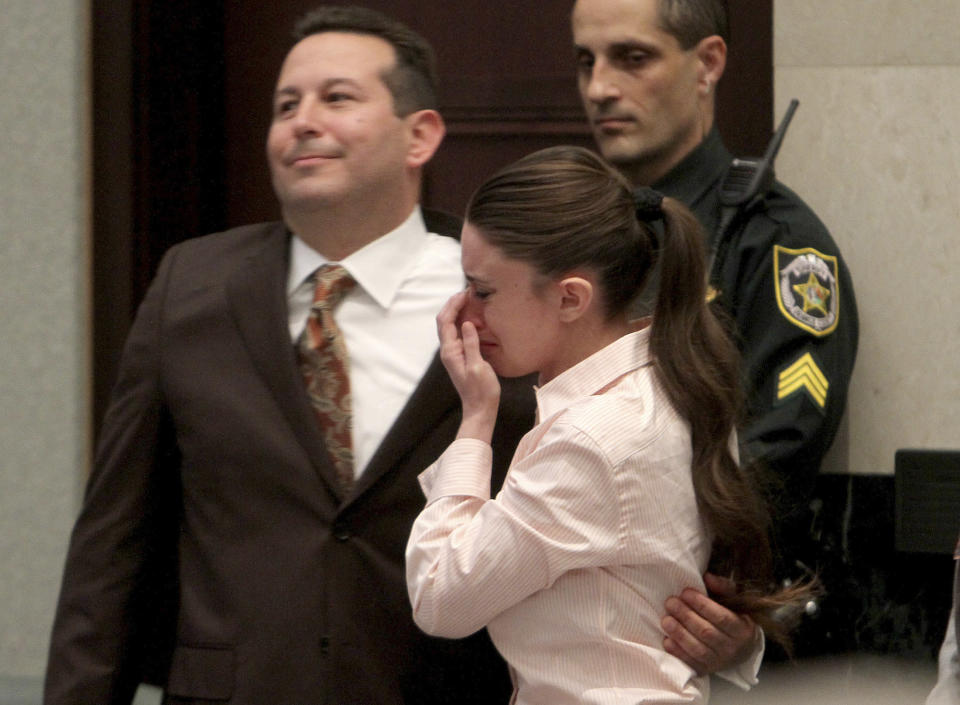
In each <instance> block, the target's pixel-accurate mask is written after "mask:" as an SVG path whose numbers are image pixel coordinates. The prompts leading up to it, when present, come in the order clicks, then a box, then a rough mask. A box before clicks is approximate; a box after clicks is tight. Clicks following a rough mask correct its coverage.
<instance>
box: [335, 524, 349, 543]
mask: <svg viewBox="0 0 960 705" xmlns="http://www.w3.org/2000/svg"><path fill="white" fill-rule="evenodd" d="M333 537H334V538H335V539H336V540H337V541H340V542H341V543H342V542H344V541H348V540H349V539H350V529H349V528H347V527H346V526H344V525H343V524H335V525H334V527H333Z"/></svg>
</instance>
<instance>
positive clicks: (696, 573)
mask: <svg viewBox="0 0 960 705" xmlns="http://www.w3.org/2000/svg"><path fill="white" fill-rule="evenodd" d="M648 340H649V328H648V329H645V330H642V331H639V332H635V333H631V334H629V335H626V336H624V337H622V338H620V339H619V340H617V341H615V342H614V343H612V344H611V345H609V346H607V347H606V348H604V349H603V350H601V351H599V352H597V353H595V354H594V355H592V356H591V357H589V358H588V359H586V360H584V361H582V362H580V363H579V364H577V365H576V366H574V367H572V368H571V369H569V370H567V371H565V372H563V373H562V374H560V375H559V376H557V377H556V378H555V379H553V380H551V381H550V382H549V383H548V384H546V385H544V386H543V387H542V388H541V389H538V390H537V407H538V417H537V418H538V419H540V422H539V424H538V425H537V426H536V427H535V428H534V429H533V430H532V431H531V432H530V433H528V434H527V435H526V436H525V437H524V438H523V440H522V441H521V442H520V446H519V447H518V449H517V452H516V455H515V456H514V458H513V461H512V463H511V466H510V470H509V472H508V474H507V478H506V481H505V482H504V486H503V489H502V490H501V492H500V493H499V494H498V495H497V497H496V499H491V498H490V465H491V450H490V446H489V445H487V444H486V443H483V442H480V441H476V440H472V439H462V440H458V441H455V442H454V443H453V444H452V445H451V446H450V447H449V448H448V449H447V451H446V452H445V453H444V454H443V455H442V456H441V457H440V459H439V460H438V461H437V462H436V463H435V464H434V465H432V466H431V467H430V468H428V469H427V470H426V471H425V472H424V473H423V474H422V475H421V485H422V487H423V489H424V493H425V494H426V496H427V506H426V508H425V509H424V511H423V512H422V513H421V514H420V516H419V517H418V518H417V520H416V522H415V523H414V527H413V532H412V534H411V537H410V540H409V543H408V545H407V586H408V591H409V595H410V600H411V604H412V605H413V610H414V619H415V620H416V622H417V624H419V625H420V626H421V628H422V629H424V630H425V631H426V632H428V633H430V634H435V635H440V636H446V637H463V636H467V635H468V634H471V633H473V632H475V631H476V630H478V629H480V628H482V627H484V626H487V628H488V631H489V633H490V636H491V638H492V639H493V642H494V644H495V645H496V647H497V649H498V650H499V651H500V653H501V654H502V655H503V657H504V658H505V659H506V661H507V663H508V664H509V666H510V669H511V674H512V676H513V679H514V684H515V688H516V691H515V696H514V700H513V702H515V703H519V704H523V705H527V704H530V705H532V704H533V703H537V704H542V703H550V704H551V705H564V704H565V703H570V704H573V703H577V704H583V703H591V704H593V703H596V704H600V703H604V704H613V703H639V702H643V703H677V702H684V703H700V702H705V701H706V699H707V697H708V693H709V685H708V683H709V681H708V679H707V678H706V677H698V676H697V675H696V673H694V671H693V670H692V669H691V668H689V667H688V666H687V665H686V664H684V663H683V662H681V661H680V660H678V659H676V658H674V657H673V656H671V655H669V654H668V653H667V652H666V651H664V649H663V646H662V641H663V632H662V631H661V628H660V619H661V617H662V615H663V612H664V608H663V604H664V601H665V600H666V599H667V597H669V596H670V595H675V594H678V593H679V592H680V591H681V590H682V589H683V588H685V587H694V588H698V589H701V590H703V589H704V586H703V580H702V574H703V571H704V570H705V569H706V566H707V561H708V559H709V556H710V545H711V537H710V535H709V533H708V531H707V530H706V528H705V526H704V524H703V523H702V521H701V518H700V514H699V511H698V509H697V503H696V498H695V496H694V490H693V485H692V480H691V472H690V466H691V453H692V451H691V445H690V433H689V428H688V425H687V424H686V422H685V421H684V420H683V419H682V418H680V416H679V415H678V414H677V412H676V411H675V409H674V408H673V406H672V405H671V404H670V402H669V400H668V399H667V397H666V394H665V392H664V391H663V388H662V387H661V385H660V383H659V381H658V379H657V377H656V375H655V373H654V368H653V366H652V364H651V360H650V354H649V350H648Z"/></svg>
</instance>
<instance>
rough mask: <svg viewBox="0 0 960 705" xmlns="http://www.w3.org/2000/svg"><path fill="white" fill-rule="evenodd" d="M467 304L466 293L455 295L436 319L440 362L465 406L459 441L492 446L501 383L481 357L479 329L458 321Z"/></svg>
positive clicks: (458, 436) (458, 435) (458, 434)
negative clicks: (474, 440)
mask: <svg viewBox="0 0 960 705" xmlns="http://www.w3.org/2000/svg"><path fill="white" fill-rule="evenodd" d="M466 301H467V292H465V291H461V292H460V293H458V294H454V295H453V296H452V297H450V300H449V301H447V303H446V304H445V305H444V307H443V309H442V310H441V311H440V313H439V314H438V315H437V333H438V334H439V336H440V359H441V361H442V362H443V366H444V367H446V368H447V374H449V375H450V379H451V381H453V386H454V387H456V389H457V393H458V394H459V395H460V403H461V404H462V405H463V420H462V421H461V423H460V430H459V432H458V433H457V438H476V439H478V440H481V441H485V442H487V443H489V442H490V440H491V439H492V438H493V427H494V425H495V424H496V421H497V407H498V405H499V403H500V381H499V380H498V379H497V374H496V372H494V371H493V367H491V366H490V363H488V362H487V361H486V360H484V359H483V357H482V356H481V354H480V337H479V336H478V335H477V329H476V328H475V327H474V325H473V324H472V323H470V322H466V321H465V322H463V323H462V324H461V323H460V321H459V319H460V313H461V311H462V310H463V307H464V305H465V304H466Z"/></svg>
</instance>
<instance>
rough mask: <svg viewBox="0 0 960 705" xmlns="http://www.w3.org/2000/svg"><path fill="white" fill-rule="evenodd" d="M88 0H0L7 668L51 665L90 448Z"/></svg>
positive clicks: (24, 670)
mask: <svg viewBox="0 0 960 705" xmlns="http://www.w3.org/2000/svg"><path fill="white" fill-rule="evenodd" d="M86 5H87V3H86V2H84V0H3V2H2V4H0V677H2V676H22V675H35V674H39V673H41V672H42V669H43V663H44V660H45V657H46V648H47V637H48V633H49V630H50V622H51V618H52V610H53V605H54V602H55V600H56V593H57V588H58V586H59V581H60V571H61V569H62V565H63V552H64V549H65V547H66V541H67V534H68V532H69V530H70V525H71V524H72V522H73V518H74V516H75V515H76V510H77V505H78V494H79V487H80V482H81V477H82V475H83V473H84V470H85V467H84V462H85V458H86V456H87V435H88V434H87V427H88V420H87V398H88V388H87V379H88V377H89V374H88V365H87V357H88V356H87V347H88V327H87V318H88V316H87V311H88V303H87V302H88V298H89V297H88V285H87V271H88V267H87V243H88V230H89V228H88V225H87V223H88V208H87V200H88V199H87V191H88V183H89V180H88V177H87V166H86V165H87V163H88V161H89V152H88V149H87V138H86V135H87V132H88V120H87V100H88V98H87V94H88V91H87V85H86V84H87V66H86V57H87V54H88V50H87V46H86V30H85V27H86V25H87V10H86Z"/></svg>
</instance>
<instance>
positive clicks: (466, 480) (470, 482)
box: [419, 438, 493, 504]
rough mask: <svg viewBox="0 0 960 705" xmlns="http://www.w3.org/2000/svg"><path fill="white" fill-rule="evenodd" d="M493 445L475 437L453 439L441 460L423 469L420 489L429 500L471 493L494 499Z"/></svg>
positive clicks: (470, 494) (472, 495) (469, 494)
mask: <svg viewBox="0 0 960 705" xmlns="http://www.w3.org/2000/svg"><path fill="white" fill-rule="evenodd" d="M492 466H493V448H491V447H490V444H489V443H485V442H484V441H479V440H477V439H475V438H459V439H457V440H455V441H454V442H453V443H451V444H450V445H449V446H448V447H447V449H446V450H445V451H444V452H443V455H441V456H440V457H439V458H438V459H437V462H435V463H434V464H433V465H431V466H430V467H429V468H427V469H426V470H424V471H423V472H422V473H420V477H419V480H420V489H422V490H423V494H424V495H425V496H426V498H427V504H430V502H433V501H434V500H436V499H439V498H440V497H452V496H468V497H479V498H481V499H490V469H491V467H492Z"/></svg>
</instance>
